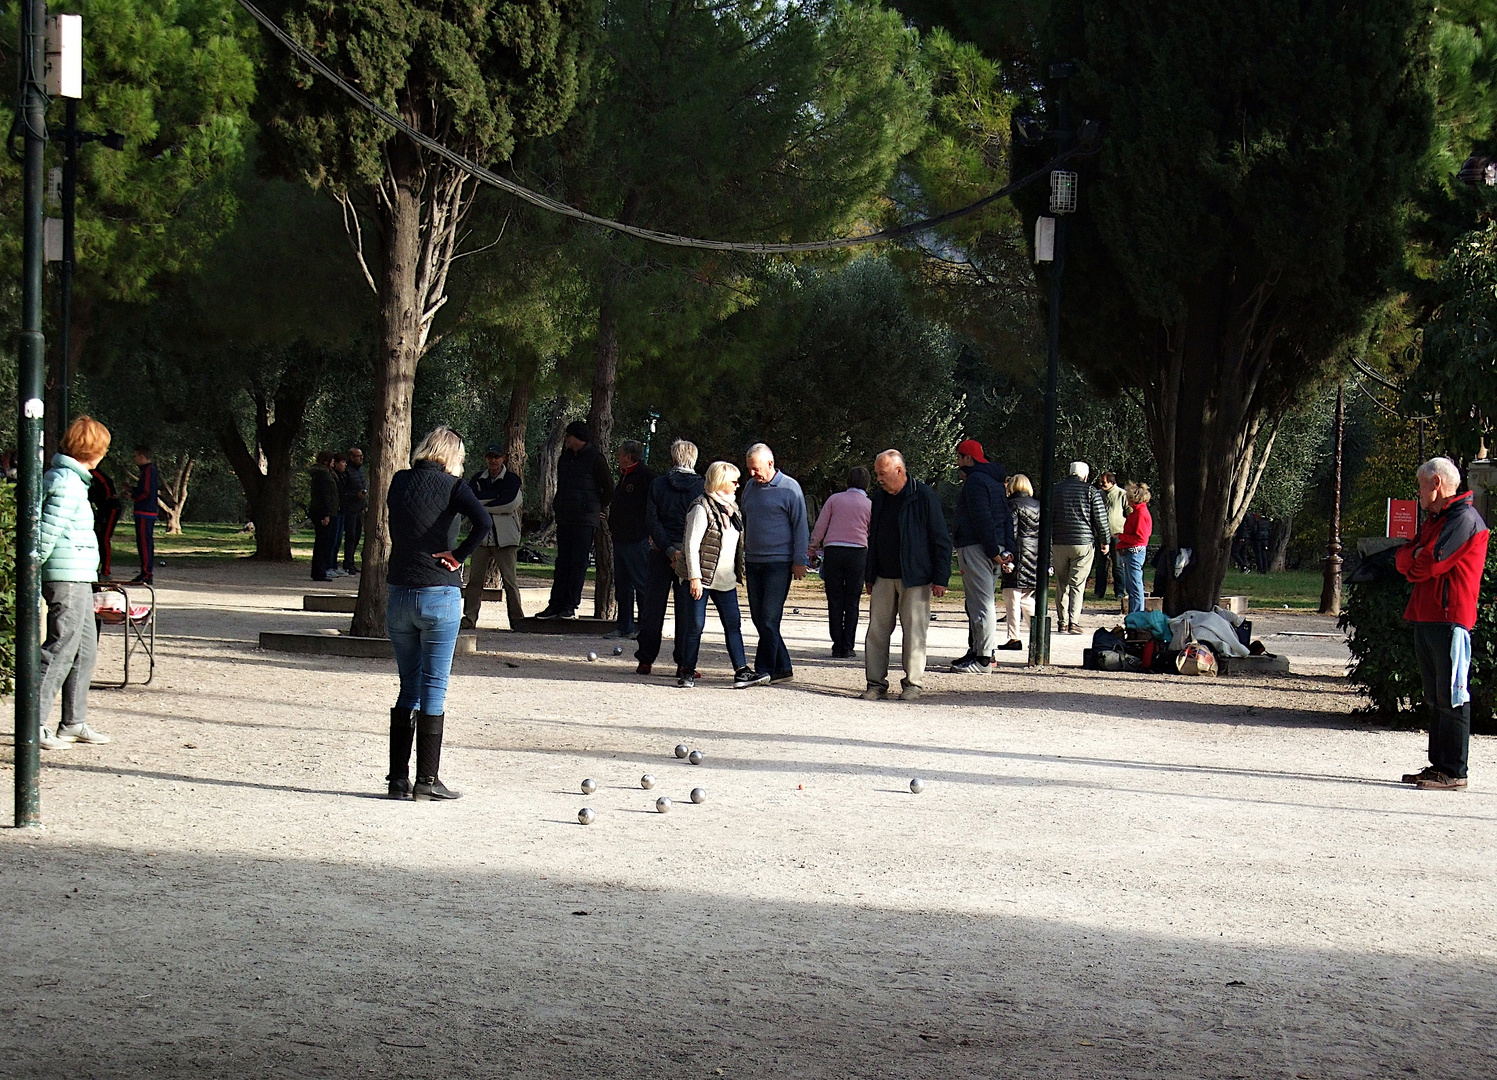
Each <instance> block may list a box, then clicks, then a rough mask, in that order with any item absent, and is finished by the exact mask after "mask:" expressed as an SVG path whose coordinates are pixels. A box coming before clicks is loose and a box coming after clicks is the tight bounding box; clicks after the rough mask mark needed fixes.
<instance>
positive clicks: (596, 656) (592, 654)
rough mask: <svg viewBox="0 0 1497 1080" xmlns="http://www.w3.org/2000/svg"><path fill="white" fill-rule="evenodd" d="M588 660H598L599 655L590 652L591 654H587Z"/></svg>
mask: <svg viewBox="0 0 1497 1080" xmlns="http://www.w3.org/2000/svg"><path fill="white" fill-rule="evenodd" d="M587 658H588V659H589V660H596V659H597V658H598V654H597V653H595V652H590V653H588V654H587Z"/></svg>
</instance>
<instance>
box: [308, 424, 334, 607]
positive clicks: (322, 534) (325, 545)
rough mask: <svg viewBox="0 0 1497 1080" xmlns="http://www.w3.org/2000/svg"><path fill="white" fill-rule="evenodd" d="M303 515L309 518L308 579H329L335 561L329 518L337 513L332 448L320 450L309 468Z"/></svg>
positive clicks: (330, 519) (331, 522) (330, 578)
mask: <svg viewBox="0 0 1497 1080" xmlns="http://www.w3.org/2000/svg"><path fill="white" fill-rule="evenodd" d="M307 516H308V517H309V518H311V519H312V532H313V534H314V536H315V539H314V540H313V542H312V580H313V581H331V580H332V577H331V572H332V570H333V568H334V567H335V566H336V565H337V562H336V560H337V552H336V551H335V550H334V549H333V531H334V529H333V520H334V519H335V518H336V517H337V516H338V477H337V476H336V475H334V473H333V452H332V451H331V450H322V451H319V452H318V454H317V462H316V464H314V465H313V466H312V472H311V499H310V501H309V502H308V503H307Z"/></svg>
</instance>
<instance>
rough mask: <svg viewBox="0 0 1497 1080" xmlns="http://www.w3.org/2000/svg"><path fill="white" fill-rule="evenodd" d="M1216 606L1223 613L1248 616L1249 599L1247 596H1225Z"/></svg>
mask: <svg viewBox="0 0 1497 1080" xmlns="http://www.w3.org/2000/svg"><path fill="white" fill-rule="evenodd" d="M1216 606H1217V607H1219V608H1221V609H1222V610H1223V611H1230V612H1231V613H1232V614H1233V615H1246V614H1247V610H1248V598H1247V597H1246V596H1223V597H1222V598H1221V599H1219V600H1217V602H1216Z"/></svg>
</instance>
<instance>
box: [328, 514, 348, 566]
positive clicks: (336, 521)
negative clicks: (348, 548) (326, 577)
mask: <svg viewBox="0 0 1497 1080" xmlns="http://www.w3.org/2000/svg"><path fill="white" fill-rule="evenodd" d="M332 524H333V544H332V547H330V548H328V556H327V568H328V569H329V570H336V569H338V550H339V549H340V548H342V547H343V528H344V519H343V515H342V514H334V515H333V519H332Z"/></svg>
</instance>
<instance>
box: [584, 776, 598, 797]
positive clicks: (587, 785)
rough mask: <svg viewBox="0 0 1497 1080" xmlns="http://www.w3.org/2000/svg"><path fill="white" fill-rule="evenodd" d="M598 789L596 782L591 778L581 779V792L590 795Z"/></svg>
mask: <svg viewBox="0 0 1497 1080" xmlns="http://www.w3.org/2000/svg"><path fill="white" fill-rule="evenodd" d="M597 790H598V782H597V781H596V780H593V779H591V778H589V779H587V780H584V781H582V794H584V795H591V794H592V793H593V792H595V791H597Z"/></svg>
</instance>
